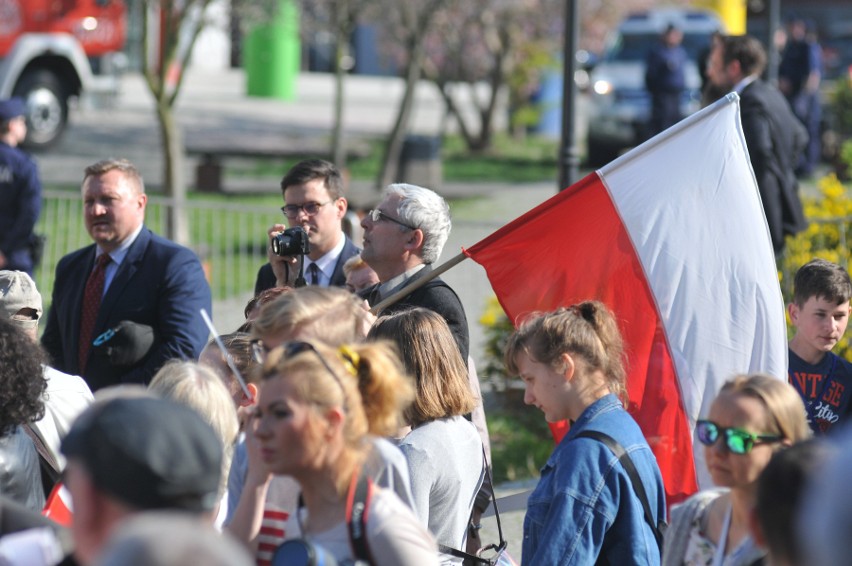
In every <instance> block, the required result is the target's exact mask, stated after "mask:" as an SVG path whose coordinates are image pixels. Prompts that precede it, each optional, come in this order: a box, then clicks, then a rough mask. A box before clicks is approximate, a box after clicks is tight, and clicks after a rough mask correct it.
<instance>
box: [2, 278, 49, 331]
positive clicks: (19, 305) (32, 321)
mask: <svg viewBox="0 0 852 566" xmlns="http://www.w3.org/2000/svg"><path fill="white" fill-rule="evenodd" d="M23 309H30V310H32V311H33V312H32V313H29V314H27V313H21V310H23ZM41 313H42V302H41V293H39V292H38V289H36V284H35V281H33V280H32V278H31V277H30V276H29V275H27V274H26V273H25V272H23V271H8V270H3V271H0V314H2V316H4V317H5V318H8V319H10V320H11V321H12V322H14V323H15V324H17V325H18V326H20V327H22V328H35V327H36V326H38V320H39V319H40V318H41Z"/></svg>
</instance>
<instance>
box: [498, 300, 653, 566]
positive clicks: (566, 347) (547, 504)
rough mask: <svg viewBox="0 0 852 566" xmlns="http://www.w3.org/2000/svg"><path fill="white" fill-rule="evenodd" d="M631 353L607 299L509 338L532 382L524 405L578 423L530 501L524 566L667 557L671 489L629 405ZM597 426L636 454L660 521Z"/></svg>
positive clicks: (542, 318) (533, 323) (512, 354)
mask: <svg viewBox="0 0 852 566" xmlns="http://www.w3.org/2000/svg"><path fill="white" fill-rule="evenodd" d="M623 352H624V349H623V346H622V339H621V334H620V333H619V330H618V326H617V325H616V322H615V319H614V317H613V315H612V313H611V312H610V311H609V310H608V309H607V308H606V307H605V306H604V305H603V304H602V303H599V302H597V301H586V302H583V303H579V304H577V305H574V306H571V307H568V308H560V309H557V310H555V311H553V312H549V313H537V314H534V315H532V316H531V317H530V318H528V319H527V320H526V321H524V322H523V323H522V324H521V325H520V326H519V327H518V329H517V331H516V332H515V333H514V334H512V336H511V337H510V338H509V341H508V344H507V346H506V354H505V362H506V366H507V367H508V369H509V371H510V372H511V373H512V374H515V375H519V376H520V377H521V379H522V380H523V382H524V385H525V388H526V391H525V393H524V402H525V403H526V404H527V405H534V406H535V407H537V408H538V409H539V410H541V411H542V412H543V413H544V416H545V418H546V419H547V421H548V422H557V421H561V420H569V421H571V423H572V424H571V429H570V430H569V431H568V434H566V435H565V437H564V438H563V439H562V441H561V442H560V443H559V445H557V447H556V448H555V449H554V451H553V454H552V455H551V456H550V458H549V459H548V461H547V463H546V464H545V465H544V467H543V468H542V470H541V479H540V480H539V483H538V485H537V486H536V488H535V490H534V491H533V493H532V494H531V495H530V498H529V501H528V503H527V513H526V517H525V518H524V542H523V564H595V563H598V564H601V563H603V564H607V563H608V564H641V565H643V566H645V565H654V564H659V563H660V548H659V546H658V543H657V538H656V535H655V529H656V528H657V525H658V524H659V523H660V522H661V521H662V520H663V519H664V518H665V509H666V504H665V492H664V489H663V481H662V477H661V475H660V470H659V468H658V467H657V461H656V459H655V457H654V454H653V453H652V452H651V448H650V447H649V446H648V443H647V442H646V441H645V438H644V436H643V435H642V431H641V430H640V429H639V426H638V425H637V424H636V421H634V420H633V418H632V417H631V416H630V415H629V414H628V413H627V411H626V410H625V409H624V405H623V402H624V401H625V400H626V397H627V388H626V383H625V380H626V377H625V375H626V374H625V370H624V361H623V356H624V353H623ZM589 432H593V433H594V432H598V433H604V434H606V435H608V436H609V437H611V438H612V439H614V440H615V441H616V442H617V443H618V444H620V445H621V446H622V447H623V449H624V450H625V451H626V453H627V455H628V456H629V458H630V460H631V461H632V463H633V466H634V467H635V469H636V471H637V476H638V478H637V479H638V481H640V482H641V485H642V487H643V488H644V492H645V494H646V495H647V501H648V504H649V507H650V512H651V514H652V517H651V518H650V521H649V520H646V517H645V513H644V508H643V504H642V501H641V499H640V498H639V496H638V495H637V494H636V492H635V490H634V489H633V483H632V482H631V478H630V476H629V475H628V473H627V471H626V470H625V468H624V467H623V466H622V463H621V461H620V460H619V458H618V457H617V456H616V455H615V453H614V452H613V451H612V450H611V449H610V448H609V447H608V446H607V445H606V444H604V442H602V441H601V440H600V439H598V438H590V437H587V436H585V434H586V433H589ZM651 521H653V526H652V523H651Z"/></svg>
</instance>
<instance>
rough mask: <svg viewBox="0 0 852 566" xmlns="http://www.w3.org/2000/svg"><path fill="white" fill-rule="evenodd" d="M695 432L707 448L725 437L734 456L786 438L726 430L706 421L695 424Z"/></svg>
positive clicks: (739, 430) (734, 429)
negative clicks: (757, 446)
mask: <svg viewBox="0 0 852 566" xmlns="http://www.w3.org/2000/svg"><path fill="white" fill-rule="evenodd" d="M695 432H696V434H697V435H698V440H699V441H700V442H701V444H704V445H706V446H713V445H714V444H716V441H717V440H719V438H720V437H722V436H723V435H724V437H725V446H726V447H727V448H728V450H730V451H731V453H733V454H748V453H749V452H751V449H752V448H754V447H755V446H756V445H758V444H770V443H772V442H778V441H779V440H783V438H784V437H783V436H779V435H777V434H753V433H751V432H746V431H744V430H743V429H741V428H725V427H721V426H719V425H717V424H716V423H714V422H713V421H706V420H700V421H698V422H696V423H695Z"/></svg>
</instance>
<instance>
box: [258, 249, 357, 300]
mask: <svg viewBox="0 0 852 566" xmlns="http://www.w3.org/2000/svg"><path fill="white" fill-rule="evenodd" d="M343 237H344V238H346V242H345V243H344V244H343V251H342V252H340V257H339V258H337V263H336V264H334V272H333V273H332V274H331V286H332V287H344V286H346V275H344V274H343V264H344V263H346V260H347V259H349V258H350V257H352V256H354V255H357V254H359V253H361V250H360V249H359V248H358V247H357V246H356V245H355V244H353V243H352V240H350V239H349V236H347V235H345V234H344V236H343ZM273 287H275V273H274V272H273V271H272V266H271V265H270V264H268V263H266V264H264V265H262V266H261V267H260V269H259V270H258V272H257V281H256V282H255V284H254V296H255V297H256V296H258V295H259V294H260V293H261V292H262V291H266V290H267V289H272V288H273Z"/></svg>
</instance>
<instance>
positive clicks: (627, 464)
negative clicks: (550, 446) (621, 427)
mask: <svg viewBox="0 0 852 566" xmlns="http://www.w3.org/2000/svg"><path fill="white" fill-rule="evenodd" d="M582 437H585V438H591V439H593V440H597V441H599V442H602V443H603V444H605V445H606V446H607V447H608V448H609V449H610V450H611V451H612V453H613V454H615V456H616V458H618V461H619V462H621V466H622V467H623V468H624V471H625V472H627V476H628V477H629V478H630V483H632V484H633V491H635V492H636V496H637V497H638V498H639V501H641V502H642V508H643V509H644V511H645V521H646V522H647V523H648V525H650V527H651V530H652V531H653V532H654V538H655V539H656V540H657V546H659V547H660V549H661V550H662V548H663V531H662V529H661V528H660V525H658V524H657V522H656V521H654V516H653V515H652V514H651V504H650V502H649V501H648V494H647V493H645V486H644V485H643V484H642V480H641V479H640V478H639V472H637V471H636V467H635V466H634V465H633V460H631V459H630V455H629V454H628V453H627V451H625V450H624V448H623V447H622V446H621V444H619V443H618V441H617V440H615V439H614V438H613V437H611V436H610V435H608V434H606V433H603V432H600V431H597V430H584V431H582V432H580V433H579V434H577V436H575V437H574V438H582Z"/></svg>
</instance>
